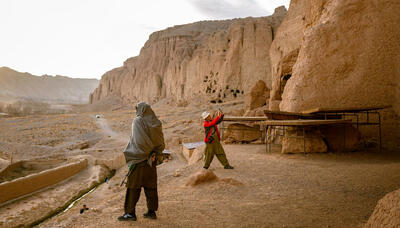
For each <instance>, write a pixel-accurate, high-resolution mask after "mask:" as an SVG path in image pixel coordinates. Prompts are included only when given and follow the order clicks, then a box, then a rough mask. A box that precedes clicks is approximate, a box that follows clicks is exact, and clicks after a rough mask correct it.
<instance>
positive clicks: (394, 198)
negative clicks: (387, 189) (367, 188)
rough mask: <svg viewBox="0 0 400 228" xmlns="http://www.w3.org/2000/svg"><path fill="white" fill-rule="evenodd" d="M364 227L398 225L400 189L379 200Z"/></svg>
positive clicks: (399, 219) (399, 225)
mask: <svg viewBox="0 0 400 228" xmlns="http://www.w3.org/2000/svg"><path fill="white" fill-rule="evenodd" d="M365 227H370V228H373V227H400V189H399V190H397V191H394V192H391V193H389V194H387V195H386V196H385V197H383V198H382V199H381V200H379V202H378V205H376V207H375V210H374V212H373V213H372V215H371V217H370V218H369V220H368V223H367V224H366V225H365Z"/></svg>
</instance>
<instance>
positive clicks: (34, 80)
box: [0, 67, 99, 104]
mask: <svg viewBox="0 0 400 228" xmlns="http://www.w3.org/2000/svg"><path fill="white" fill-rule="evenodd" d="M98 84H99V80H97V79H81V78H69V77H65V76H58V75H57V76H49V75H43V76H35V75H32V74H29V73H21V72H18V71H15V70H13V69H10V68H8V67H0V101H13V100H33V101H40V102H52V103H53V102H54V103H73V104H80V103H88V102H89V95H90V93H91V92H93V90H94V89H95V88H96V87H97V86H98Z"/></svg>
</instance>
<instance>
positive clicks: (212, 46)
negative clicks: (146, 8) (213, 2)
mask: <svg viewBox="0 0 400 228" xmlns="http://www.w3.org/2000/svg"><path fill="white" fill-rule="evenodd" d="M285 15H286V9H285V8H284V7H280V8H277V9H276V10H275V13H274V14H273V15H272V16H270V17H260V18H244V19H233V20H224V21H202V22H196V23H192V24H187V25H179V26H174V27H172V28H168V29H166V30H163V31H159V32H155V33H153V34H152V35H151V36H150V38H149V40H148V41H147V42H146V44H145V45H144V47H143V48H142V50H141V52H140V55H139V56H137V57H133V58H130V59H128V60H126V61H125V63H124V65H123V66H122V67H119V68H116V69H113V70H111V71H109V72H107V73H105V74H104V75H103V77H102V80H101V82H100V85H99V87H98V88H97V89H96V90H95V91H94V92H93V93H92V94H91V96H90V102H91V103H95V102H97V101H101V100H103V99H105V98H107V97H112V96H116V97H121V98H122V99H123V101H125V102H129V103H132V102H135V101H138V100H144V101H147V102H154V101H157V100H159V99H161V98H165V97H173V98H174V99H176V100H179V101H181V100H190V99H192V98H197V97H203V98H205V100H207V101H208V102H213V103H219V102H223V101H227V100H233V99H235V98H243V97H244V94H245V93H246V92H248V91H250V88H251V87H252V86H254V84H255V83H256V82H257V81H259V80H263V81H265V83H266V84H267V86H268V87H269V88H270V87H271V68H270V61H269V49H270V46H271V43H272V41H273V38H274V33H275V32H276V29H277V28H278V26H279V25H280V23H281V21H282V20H283V18H284V16H285Z"/></svg>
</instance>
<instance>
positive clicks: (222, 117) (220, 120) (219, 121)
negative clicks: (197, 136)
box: [203, 114, 224, 127]
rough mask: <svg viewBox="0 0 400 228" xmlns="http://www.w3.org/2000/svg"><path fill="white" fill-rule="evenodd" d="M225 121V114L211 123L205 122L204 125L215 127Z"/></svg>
mask: <svg viewBox="0 0 400 228" xmlns="http://www.w3.org/2000/svg"><path fill="white" fill-rule="evenodd" d="M223 119H224V114H221V115H219V116H217V117H215V118H214V119H213V120H212V121H210V122H207V121H205V122H204V124H203V125H204V127H211V126H214V125H217V124H219V123H221V122H222V120H223Z"/></svg>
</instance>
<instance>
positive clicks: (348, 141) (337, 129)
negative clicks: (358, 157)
mask: <svg viewBox="0 0 400 228" xmlns="http://www.w3.org/2000/svg"><path fill="white" fill-rule="evenodd" d="M345 127H346V134H345V135H343V133H344V127H343V126H322V127H320V131H321V134H322V135H323V138H324V140H325V142H326V144H327V146H328V149H329V150H330V151H343V143H345V145H346V151H355V150H357V149H358V148H359V144H360V139H361V134H360V132H359V131H358V130H357V128H355V127H353V126H352V125H351V124H346V126H345ZM344 138H345V140H344Z"/></svg>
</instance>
